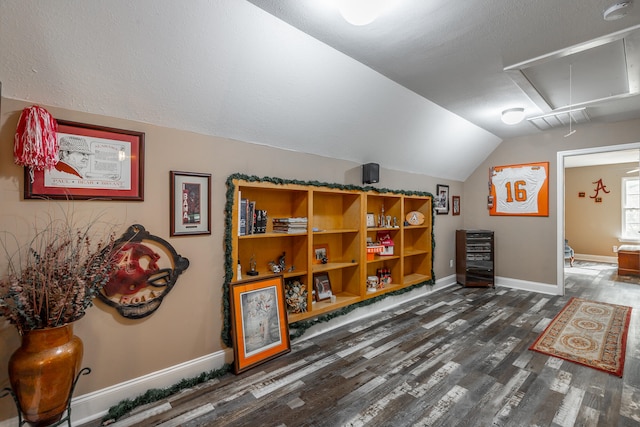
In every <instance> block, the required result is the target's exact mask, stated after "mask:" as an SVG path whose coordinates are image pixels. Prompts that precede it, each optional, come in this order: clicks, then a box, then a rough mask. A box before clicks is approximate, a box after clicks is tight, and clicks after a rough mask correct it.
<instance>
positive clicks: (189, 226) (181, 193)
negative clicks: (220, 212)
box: [169, 171, 211, 236]
mask: <svg viewBox="0 0 640 427" xmlns="http://www.w3.org/2000/svg"><path fill="white" fill-rule="evenodd" d="M169 200H170V202H171V215H170V216H171V229H170V235H171V236H185V235H199V234H211V174H208V173H195V172H178V171H170V197H169Z"/></svg>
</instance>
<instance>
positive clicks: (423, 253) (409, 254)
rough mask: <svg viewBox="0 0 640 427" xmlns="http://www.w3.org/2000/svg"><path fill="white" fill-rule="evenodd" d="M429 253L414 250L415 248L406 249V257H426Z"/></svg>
mask: <svg viewBox="0 0 640 427" xmlns="http://www.w3.org/2000/svg"><path fill="white" fill-rule="evenodd" d="M428 253H429V251H428V250H426V249H413V248H405V249H404V256H405V257H408V256H415V255H425V254H428Z"/></svg>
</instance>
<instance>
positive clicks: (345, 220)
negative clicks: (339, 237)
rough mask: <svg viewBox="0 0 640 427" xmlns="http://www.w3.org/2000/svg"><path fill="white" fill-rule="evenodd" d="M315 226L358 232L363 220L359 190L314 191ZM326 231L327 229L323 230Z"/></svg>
mask: <svg viewBox="0 0 640 427" xmlns="http://www.w3.org/2000/svg"><path fill="white" fill-rule="evenodd" d="M312 197H313V199H312V200H313V227H314V228H316V229H318V230H338V231H341V230H350V232H358V231H359V229H360V224H361V222H362V218H361V212H362V196H361V195H360V193H357V192H345V191H320V190H314V191H312ZM323 232H325V233H326V231H323Z"/></svg>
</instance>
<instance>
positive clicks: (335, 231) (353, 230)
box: [313, 226, 360, 236]
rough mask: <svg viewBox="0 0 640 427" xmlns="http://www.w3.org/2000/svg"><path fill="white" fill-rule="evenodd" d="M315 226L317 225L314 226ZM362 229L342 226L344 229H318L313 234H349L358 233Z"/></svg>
mask: <svg viewBox="0 0 640 427" xmlns="http://www.w3.org/2000/svg"><path fill="white" fill-rule="evenodd" d="M314 227H315V226H314ZM359 231H360V230H358V229H357V228H342V229H333V230H322V229H321V230H318V231H314V232H313V235H314V236H316V235H323V234H348V233H357V232H359Z"/></svg>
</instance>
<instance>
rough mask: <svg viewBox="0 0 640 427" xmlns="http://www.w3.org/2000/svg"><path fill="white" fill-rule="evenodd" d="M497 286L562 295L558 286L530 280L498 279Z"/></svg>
mask: <svg viewBox="0 0 640 427" xmlns="http://www.w3.org/2000/svg"><path fill="white" fill-rule="evenodd" d="M563 268H564V267H563ZM496 286H503V287H505V288H511V289H519V290H522V291H530V292H537V293H540V294H549V295H562V294H560V293H558V292H559V288H558V286H556V285H554V284H552V283H540V282H530V281H528V280H520V279H511V278H509V277H496Z"/></svg>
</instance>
